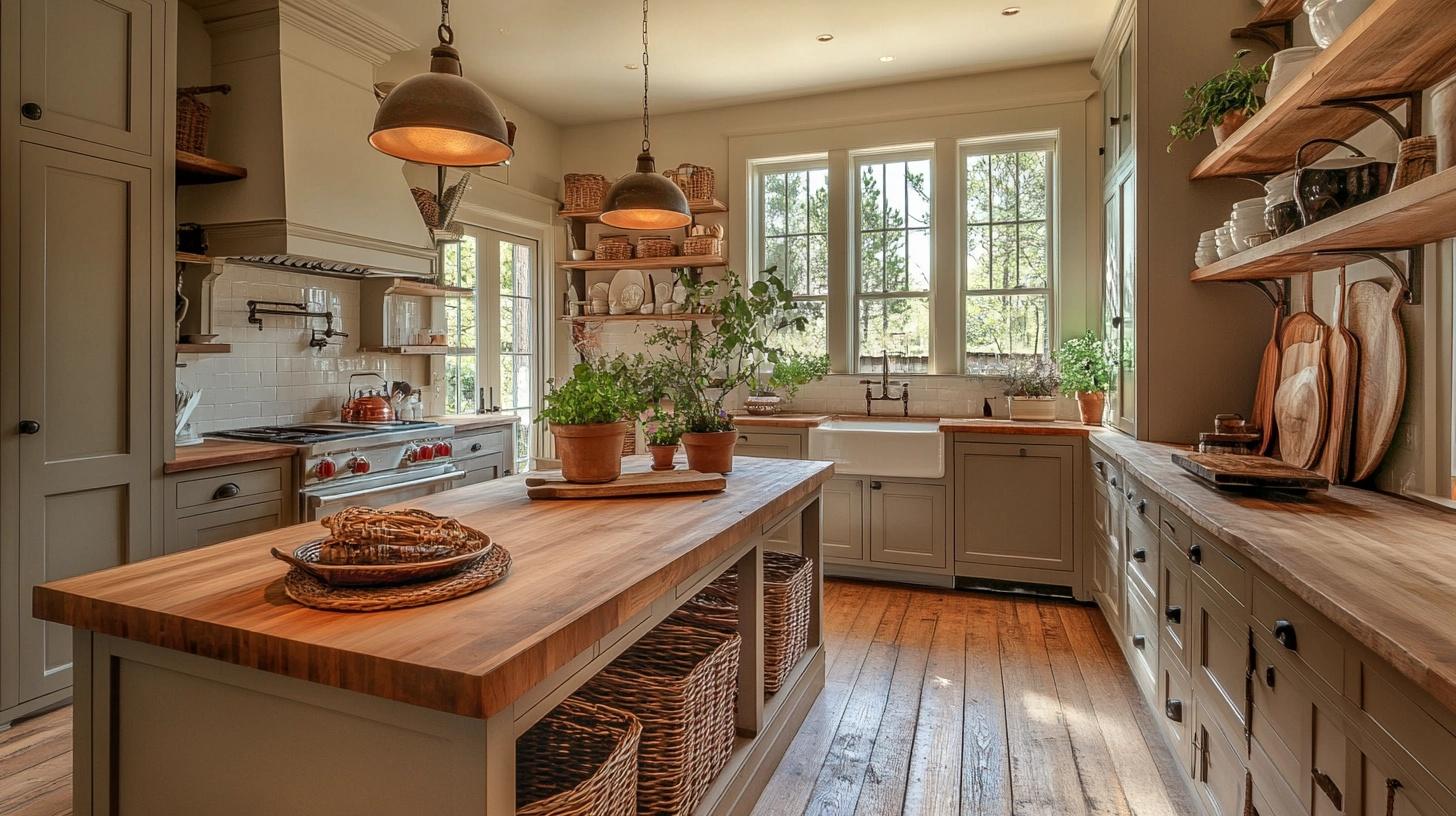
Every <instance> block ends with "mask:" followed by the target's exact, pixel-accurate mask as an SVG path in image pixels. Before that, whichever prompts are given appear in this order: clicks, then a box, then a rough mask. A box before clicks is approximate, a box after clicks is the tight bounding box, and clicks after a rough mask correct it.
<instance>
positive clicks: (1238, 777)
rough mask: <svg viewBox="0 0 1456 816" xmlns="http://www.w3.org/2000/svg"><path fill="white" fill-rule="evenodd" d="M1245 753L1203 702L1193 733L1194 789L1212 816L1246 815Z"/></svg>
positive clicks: (1200, 704)
mask: <svg viewBox="0 0 1456 816" xmlns="http://www.w3.org/2000/svg"><path fill="white" fill-rule="evenodd" d="M1242 754H1243V752H1242V751H1241V750H1240V749H1239V748H1238V747H1236V743H1235V741H1234V739H1233V738H1232V737H1230V736H1229V735H1228V733H1227V732H1226V731H1225V730H1224V728H1223V726H1221V725H1219V723H1218V718H1217V717H1212V716H1209V713H1208V707H1207V705H1206V704H1204V703H1203V702H1202V700H1201V699H1200V700H1199V701H1198V702H1197V704H1196V707H1195V720H1194V730H1193V789H1194V791H1195V792H1196V793H1197V794H1198V798H1199V799H1200V800H1202V802H1203V807H1204V811H1205V812H1206V813H1208V814H1209V816H1239V814H1241V813H1243V812H1244V808H1243V803H1244V784H1245V783H1244V778H1245V771H1244V763H1243V761H1242V759H1241V756H1242Z"/></svg>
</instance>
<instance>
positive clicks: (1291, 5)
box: [1250, 0, 1304, 25]
mask: <svg viewBox="0 0 1456 816" xmlns="http://www.w3.org/2000/svg"><path fill="white" fill-rule="evenodd" d="M1303 13H1304V0H1269V2H1268V3H1266V4H1265V5H1264V8H1262V9H1260V10H1259V14H1258V16H1256V17H1254V19H1253V21H1252V22H1251V23H1250V25H1267V24H1269V23H1287V22H1289V21H1290V20H1293V19H1294V18H1296V17H1298V16H1299V15H1301V14H1303Z"/></svg>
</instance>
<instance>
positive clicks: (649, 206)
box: [601, 0, 693, 230]
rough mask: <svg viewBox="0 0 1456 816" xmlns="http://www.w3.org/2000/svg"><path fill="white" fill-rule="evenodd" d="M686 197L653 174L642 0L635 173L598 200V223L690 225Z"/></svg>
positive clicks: (638, 226)
mask: <svg viewBox="0 0 1456 816" xmlns="http://www.w3.org/2000/svg"><path fill="white" fill-rule="evenodd" d="M692 220H693V216H692V210H690V209H689V208H688V197H687V196H685V195H683V191H682V188H680V187H678V186H677V185H676V184H674V183H673V181H672V179H669V178H668V177H667V176H664V175H662V174H660V173H658V172H657V162H655V161H654V160H653V159H652V140H651V139H650V138H649V136H648V114H647V0H642V152H641V153H639V154H638V155H637V170H636V172H634V173H629V174H627V175H625V176H623V177H622V178H620V179H617V183H616V184H613V185H612V187H611V189H610V190H607V195H606V197H605V198H603V199H602V215H601V221H602V223H603V224H606V225H607V226H609V227H617V228H618V229H633V230H660V229H675V228H677V227H685V226H687V225H688V224H690V223H692Z"/></svg>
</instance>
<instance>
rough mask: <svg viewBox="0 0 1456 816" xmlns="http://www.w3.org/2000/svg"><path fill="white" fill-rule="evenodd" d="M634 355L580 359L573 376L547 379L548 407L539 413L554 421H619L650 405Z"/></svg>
mask: <svg viewBox="0 0 1456 816" xmlns="http://www.w3.org/2000/svg"><path fill="white" fill-rule="evenodd" d="M639 371H640V369H639V363H638V361H636V360H634V359H633V358H629V357H616V358H613V359H610V360H597V361H594V362H585V363H577V365H576V367H575V368H573V369H572V370H571V379H569V380H567V381H566V382H564V383H562V384H561V385H559V386H558V385H556V381H555V380H554V379H550V380H547V381H546V384H547V386H548V388H549V390H548V391H547V392H546V407H544V408H542V409H541V413H540V415H539V416H538V417H537V421H539V422H547V423H550V424H552V425H598V424H602V423H607V422H619V421H621V420H622V419H624V418H626V417H630V416H635V415H636V414H638V413H641V412H642V411H643V410H645V409H646V408H647V405H648V402H649V394H650V392H649V391H648V390H647V389H645V388H644V387H643V379H642V377H641V376H640V374H639Z"/></svg>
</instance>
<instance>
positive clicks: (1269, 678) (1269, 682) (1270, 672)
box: [1264, 666, 1274, 688]
mask: <svg viewBox="0 0 1456 816" xmlns="http://www.w3.org/2000/svg"><path fill="white" fill-rule="evenodd" d="M1264 685H1266V686H1268V687H1269V688H1274V667H1273V666H1265V667H1264Z"/></svg>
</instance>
